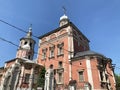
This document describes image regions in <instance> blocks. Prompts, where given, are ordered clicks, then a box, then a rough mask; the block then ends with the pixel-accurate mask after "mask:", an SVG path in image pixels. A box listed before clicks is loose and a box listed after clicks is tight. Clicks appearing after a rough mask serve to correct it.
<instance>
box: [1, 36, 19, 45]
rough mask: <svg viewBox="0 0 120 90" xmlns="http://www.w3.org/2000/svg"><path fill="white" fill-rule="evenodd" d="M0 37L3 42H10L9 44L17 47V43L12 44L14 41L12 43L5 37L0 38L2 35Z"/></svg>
mask: <svg viewBox="0 0 120 90" xmlns="http://www.w3.org/2000/svg"><path fill="white" fill-rule="evenodd" d="M0 39H1V40H2V41H4V42H7V43H10V44H12V45H14V46H16V47H18V45H17V44H14V43H13V42H11V41H8V40H6V39H4V38H2V37H0Z"/></svg>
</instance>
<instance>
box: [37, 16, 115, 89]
mask: <svg viewBox="0 0 120 90" xmlns="http://www.w3.org/2000/svg"><path fill="white" fill-rule="evenodd" d="M89 42H90V41H89V39H88V38H87V37H86V36H85V35H84V34H83V33H82V32H81V31H80V30H79V29H78V28H77V27H76V26H75V25H74V24H73V23H72V22H70V20H69V18H68V16H67V15H65V14H64V15H63V16H61V17H60V22H59V27H58V28H56V29H55V30H52V31H50V32H48V33H46V34H44V35H42V36H40V37H39V48H38V53H39V55H38V61H37V62H38V63H39V64H42V65H44V66H45V68H46V70H49V69H51V70H53V71H54V79H55V80H54V84H55V85H54V87H55V90H116V89H115V78H114V67H113V65H112V60H111V59H110V58H108V57H106V56H104V55H102V54H100V53H97V52H94V51H92V50H91V49H90V47H89ZM48 82H49V81H48ZM49 84H51V82H49ZM46 90H52V89H46Z"/></svg>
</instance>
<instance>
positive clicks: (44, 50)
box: [42, 48, 47, 59]
mask: <svg viewBox="0 0 120 90" xmlns="http://www.w3.org/2000/svg"><path fill="white" fill-rule="evenodd" d="M46 54H47V48H45V49H42V59H46Z"/></svg>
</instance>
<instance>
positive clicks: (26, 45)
mask: <svg viewBox="0 0 120 90" xmlns="http://www.w3.org/2000/svg"><path fill="white" fill-rule="evenodd" d="M34 45H35V40H33V39H32V27H31V26H30V27H29V31H28V33H27V35H26V36H25V37H23V38H21V39H20V44H19V48H18V50H17V54H16V58H26V59H30V60H32V59H33V56H34Z"/></svg>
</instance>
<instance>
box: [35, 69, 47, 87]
mask: <svg viewBox="0 0 120 90" xmlns="http://www.w3.org/2000/svg"><path fill="white" fill-rule="evenodd" d="M45 72H46V70H45V67H43V68H42V69H41V70H40V73H39V76H38V82H37V87H42V88H44V84H45Z"/></svg>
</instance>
